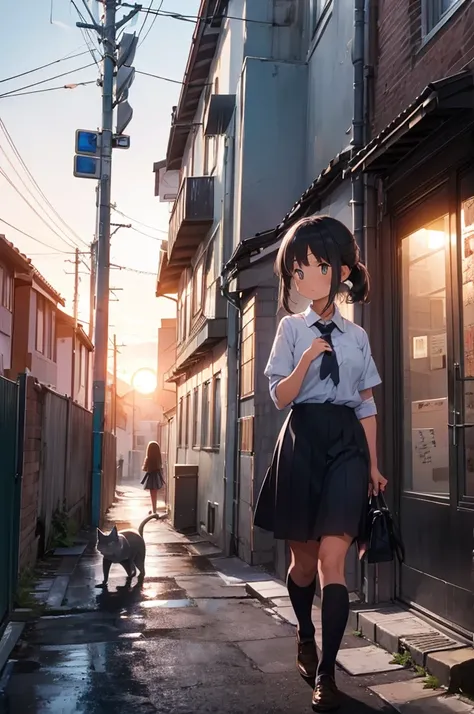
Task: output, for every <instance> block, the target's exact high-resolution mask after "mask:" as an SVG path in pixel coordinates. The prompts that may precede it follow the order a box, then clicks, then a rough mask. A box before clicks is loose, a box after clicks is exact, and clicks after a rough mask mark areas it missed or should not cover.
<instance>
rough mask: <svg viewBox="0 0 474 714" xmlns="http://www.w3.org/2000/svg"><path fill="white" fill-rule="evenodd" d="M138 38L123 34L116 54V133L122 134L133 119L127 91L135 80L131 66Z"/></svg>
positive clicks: (133, 68) (130, 34)
mask: <svg viewBox="0 0 474 714" xmlns="http://www.w3.org/2000/svg"><path fill="white" fill-rule="evenodd" d="M137 44H138V37H137V35H136V34H135V33H127V32H124V34H123V35H122V39H121V40H120V43H119V46H118V53H117V74H116V77H115V87H114V105H115V106H116V107H117V126H116V133H117V134H123V132H124V131H125V129H126V128H127V126H128V125H129V124H130V122H131V120H132V117H133V109H132V107H131V106H130V104H129V103H128V90H129V89H130V87H131V86H132V84H133V80H134V79H135V67H133V66H132V62H133V59H134V57H135V52H136V49H137Z"/></svg>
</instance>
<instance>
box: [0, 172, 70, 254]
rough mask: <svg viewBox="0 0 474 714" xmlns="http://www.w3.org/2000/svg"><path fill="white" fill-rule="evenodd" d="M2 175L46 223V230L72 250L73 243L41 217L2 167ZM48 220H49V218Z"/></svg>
mask: <svg viewBox="0 0 474 714" xmlns="http://www.w3.org/2000/svg"><path fill="white" fill-rule="evenodd" d="M0 175H1V176H3V178H4V179H5V180H6V181H7V182H8V183H9V184H10V186H11V187H12V188H13V189H14V190H15V191H16V192H17V194H18V195H19V196H20V198H22V199H23V200H24V202H25V203H26V205H27V206H29V207H30V208H31V210H32V211H33V213H34V214H35V215H36V216H38V218H39V219H40V221H42V222H43V223H44V225H45V226H46V228H48V229H49V230H50V231H51V232H52V233H54V234H55V235H57V237H58V238H59V239H60V240H62V241H63V242H64V243H66V245H68V246H69V247H70V248H71V247H72V246H73V244H72V243H69V242H68V241H67V240H66V239H65V238H64V237H63V236H62V235H61V234H60V233H58V232H57V230H55V229H54V228H52V227H51V225H50V224H49V223H48V221H47V220H46V219H45V218H44V217H43V216H42V215H41V213H39V212H38V211H37V210H36V208H35V207H34V206H33V205H32V204H31V203H30V202H29V201H28V199H27V198H26V197H25V196H24V195H23V194H22V192H21V191H20V189H19V188H18V186H15V184H14V183H13V181H12V180H11V179H10V178H9V176H8V175H7V174H6V173H5V171H4V170H3V169H2V168H1V167H0ZM48 218H49V216H48ZM50 220H51V219H50Z"/></svg>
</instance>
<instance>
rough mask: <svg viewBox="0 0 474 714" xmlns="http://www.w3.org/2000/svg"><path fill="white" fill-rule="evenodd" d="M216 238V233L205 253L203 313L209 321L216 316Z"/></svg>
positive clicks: (217, 234) (217, 235)
mask: <svg viewBox="0 0 474 714" xmlns="http://www.w3.org/2000/svg"><path fill="white" fill-rule="evenodd" d="M218 238H219V233H218V232H217V233H216V234H215V235H214V237H213V238H212V240H211V242H210V244H209V246H208V248H207V251H206V266H205V281H206V282H205V296H204V299H205V306H204V313H205V315H206V317H207V318H209V319H213V318H215V316H216V315H215V312H216V275H219V273H217V272H216V269H215V253H216V245H215V244H216V241H217V240H218Z"/></svg>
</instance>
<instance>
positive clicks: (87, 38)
mask: <svg viewBox="0 0 474 714" xmlns="http://www.w3.org/2000/svg"><path fill="white" fill-rule="evenodd" d="M71 4H72V5H73V6H74V8H75V10H76V12H77V14H78V15H79V19H80V20H81V21H82V22H84V23H86V19H85V17H84V15H83V14H82V12H81V11H80V10H79V8H78V7H77V4H76V3H75V1H74V0H71ZM86 24H87V23H86ZM79 29H80V31H81V34H82V37H83V38H84V42H85V43H86V45H87V47H88V49H89V52H90V54H91V56H92V59H93V60H94V62H95V64H96V65H97V69H98V70H99V73H100V65H99V63H98V61H97V58H96V56H95V53H96V52H99V54H100V51H99V50H97V48H96V47H95V44H94V36H93V35H91V32H90V30H86V29H85V28H83V27H80V28H79ZM101 57H102V55H101Z"/></svg>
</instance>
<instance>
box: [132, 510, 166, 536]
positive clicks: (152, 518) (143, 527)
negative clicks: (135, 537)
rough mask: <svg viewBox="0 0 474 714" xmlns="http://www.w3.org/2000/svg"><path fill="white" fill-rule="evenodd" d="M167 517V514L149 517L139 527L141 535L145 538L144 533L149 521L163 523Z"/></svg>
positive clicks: (153, 514)
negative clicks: (163, 519)
mask: <svg viewBox="0 0 474 714" xmlns="http://www.w3.org/2000/svg"><path fill="white" fill-rule="evenodd" d="M166 515H167V514H166V513H161V514H160V513H152V514H151V516H147V517H146V518H144V519H143V521H142V522H141V523H140V525H139V526H138V532H139V533H140V535H141V536H142V537H143V531H144V530H145V526H146V524H147V523H149V521H161V520H162V518H166Z"/></svg>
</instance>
